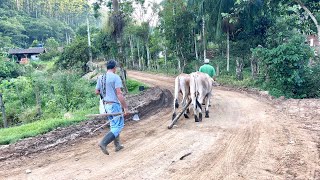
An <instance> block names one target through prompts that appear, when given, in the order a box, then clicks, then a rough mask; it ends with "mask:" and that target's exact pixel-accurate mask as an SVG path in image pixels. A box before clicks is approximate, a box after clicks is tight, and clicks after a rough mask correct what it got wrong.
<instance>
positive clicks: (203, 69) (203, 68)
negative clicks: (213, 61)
mask: <svg viewBox="0 0 320 180" xmlns="http://www.w3.org/2000/svg"><path fill="white" fill-rule="evenodd" d="M209 62H210V60H209V59H204V65H202V66H201V67H200V68H199V71H200V72H202V73H206V74H208V75H209V76H210V77H211V78H212V79H213V80H216V71H215V69H214V67H213V66H211V65H210V64H209ZM202 105H204V102H203V104H202ZM209 107H211V104H210V100H209Z"/></svg>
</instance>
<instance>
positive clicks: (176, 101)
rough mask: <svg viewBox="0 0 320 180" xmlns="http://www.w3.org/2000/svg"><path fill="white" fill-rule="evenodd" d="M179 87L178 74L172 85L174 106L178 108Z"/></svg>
mask: <svg viewBox="0 0 320 180" xmlns="http://www.w3.org/2000/svg"><path fill="white" fill-rule="evenodd" d="M179 89H180V83H179V76H178V77H176V79H175V85H174V107H175V108H179V102H178V97H179Z"/></svg>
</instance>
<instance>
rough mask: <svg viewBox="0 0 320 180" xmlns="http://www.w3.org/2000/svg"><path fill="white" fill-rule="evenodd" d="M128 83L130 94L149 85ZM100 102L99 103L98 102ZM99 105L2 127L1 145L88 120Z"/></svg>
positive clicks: (128, 81) (0, 131)
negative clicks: (65, 115)
mask: <svg viewBox="0 0 320 180" xmlns="http://www.w3.org/2000/svg"><path fill="white" fill-rule="evenodd" d="M127 84H128V85H129V87H130V89H129V87H128V89H129V94H139V93H140V91H139V86H145V89H147V88H148V87H147V86H146V85H145V84H143V83H141V82H138V81H135V80H132V79H128V80H127ZM97 104H98V103H97ZM97 110H98V107H94V108H91V109H87V110H80V111H77V112H74V113H73V118H71V119H65V118H47V119H42V120H39V121H35V122H31V123H27V124H23V125H21V126H15V127H10V128H5V129H4V128H3V129H0V145H5V144H12V143H15V142H17V141H18V140H20V139H24V138H28V137H34V136H37V135H39V134H45V133H47V132H50V131H52V130H54V129H56V128H58V127H66V126H70V125H72V124H76V123H79V122H81V121H85V120H88V118H86V117H85V115H86V114H92V113H97Z"/></svg>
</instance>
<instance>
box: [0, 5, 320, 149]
mask: <svg viewBox="0 0 320 180" xmlns="http://www.w3.org/2000/svg"><path fill="white" fill-rule="evenodd" d="M30 2H31V3H30ZM133 4H135V6H133ZM145 5H146V2H145V1H142V0H127V1H119V0H112V1H111V0H101V1H97V2H95V3H94V4H92V5H91V4H88V1H84V0H71V1H69V0H68V1H67V0H61V1H59V2H57V1H56V0H19V1H13V0H7V1H1V2H0V92H1V93H3V98H4V101H5V107H6V112H7V119H8V122H9V125H10V126H17V125H19V126H17V127H13V128H9V129H5V130H4V129H1V130H0V135H1V136H0V137H1V138H3V140H0V142H1V143H10V142H14V141H16V140H17V139H19V138H21V137H27V136H32V135H35V134H39V133H45V132H48V131H50V130H51V129H54V128H55V127H58V126H64V125H68V124H71V123H74V122H78V121H81V120H83V119H84V118H83V116H82V117H81V114H82V113H84V112H88V111H90V112H91V110H92V111H93V109H94V108H95V107H96V106H97V102H96V99H97V98H96V96H95V95H94V94H93V93H88V92H92V91H93V89H94V85H95V82H89V81H86V80H84V79H83V78H81V77H82V76H83V75H84V74H86V73H87V72H89V70H90V68H92V67H89V65H90V64H92V62H89V59H91V58H92V60H93V62H101V61H105V60H109V59H116V60H117V61H119V62H121V63H123V64H124V66H125V67H126V68H129V69H138V70H143V71H149V72H158V73H159V72H160V73H167V74H170V75H176V74H179V73H182V72H185V73H191V72H194V71H196V70H198V69H199V67H200V66H201V65H202V64H203V60H204V59H205V58H209V59H210V60H211V61H210V63H211V64H212V65H213V66H214V67H215V68H216V71H217V72H218V73H219V76H218V77H217V80H218V82H219V83H220V84H225V85H231V86H237V87H249V88H258V89H261V90H267V91H269V92H270V94H272V95H274V96H276V97H279V96H285V97H287V98H319V97H320V83H319V79H320V59H319V56H316V55H315V53H314V52H315V50H318V54H320V46H319V47H310V42H308V38H309V39H310V37H311V36H310V37H307V35H318V36H319V37H320V27H319V25H318V24H320V23H319V22H320V11H319V9H320V4H319V2H318V0H293V1H284V0H279V1H273V0H265V1H261V0H253V1H247V0H187V1H186V0H174V1H172V0H163V1H162V2H161V3H160V4H151V5H150V6H145ZM102 6H106V7H105V8H103V11H108V12H107V13H105V12H103V11H99V10H101V7H102ZM148 8H150V9H151V10H152V12H153V15H152V17H151V18H149V19H148V18H147V17H146V14H145V12H147V11H148ZM136 9H140V10H141V12H138V13H137V12H134V11H135V10H136ZM93 13H95V14H93ZM104 14H108V16H105V15H104ZM134 15H135V16H136V15H141V17H135V18H134ZM156 16H158V18H157V19H158V21H157V23H156V24H153V23H154V21H153V19H152V18H154V17H156ZM87 18H88V20H89V24H90V27H89V29H90V32H88V31H87V29H88V27H87V23H86V20H87ZM88 34H90V36H89V35H88ZM89 37H90V39H91V43H88V39H89ZM314 42H316V39H314ZM89 44H91V45H89ZM41 45H43V46H44V47H45V48H46V50H47V53H45V54H42V55H41V56H40V61H32V62H30V63H29V64H27V65H20V64H16V63H15V62H13V60H12V57H7V55H6V54H7V52H8V49H9V48H13V47H17V48H29V47H37V46H41ZM317 48H318V49H317ZM9 58H10V59H9ZM88 62H89V63H88ZM100 71H101V70H100ZM97 72H98V71H97ZM129 78H130V77H129ZM127 86H128V89H129V91H130V93H133V94H134V93H137V92H138V88H139V86H140V84H139V83H138V82H136V81H133V80H130V79H129V80H128V81H127ZM67 112H72V113H74V114H75V117H74V118H72V119H68V120H64V119H63V118H62V117H63V115H64V114H65V113H67ZM1 123H2V121H1ZM37 127H39V128H37ZM29 128H31V129H33V130H30V129H29ZM10 129H13V130H12V132H13V131H16V132H17V133H12V136H11V135H9V134H11V133H10V132H11V131H10ZM9 131H10V132H9ZM27 132H28V133H27ZM1 133H4V134H5V135H3V134H1ZM17 134H19V135H17Z"/></svg>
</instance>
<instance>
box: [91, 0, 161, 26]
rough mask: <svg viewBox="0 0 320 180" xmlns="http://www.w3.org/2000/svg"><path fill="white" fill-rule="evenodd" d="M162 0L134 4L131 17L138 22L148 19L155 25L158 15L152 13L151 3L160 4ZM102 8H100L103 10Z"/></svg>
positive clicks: (93, 0)
mask: <svg viewBox="0 0 320 180" xmlns="http://www.w3.org/2000/svg"><path fill="white" fill-rule="evenodd" d="M162 1H163V0H145V3H144V7H141V6H139V5H134V9H135V10H134V12H133V18H134V19H135V20H136V21H137V22H138V23H141V22H145V21H150V25H151V26H156V25H157V23H158V20H159V17H158V15H157V13H154V12H153V11H152V7H151V5H152V4H153V3H157V4H160V3H161V2H162ZM88 2H89V3H91V4H92V3H94V2H96V0H88ZM103 9H104V8H102V10H103ZM143 9H146V12H144V11H143Z"/></svg>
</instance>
